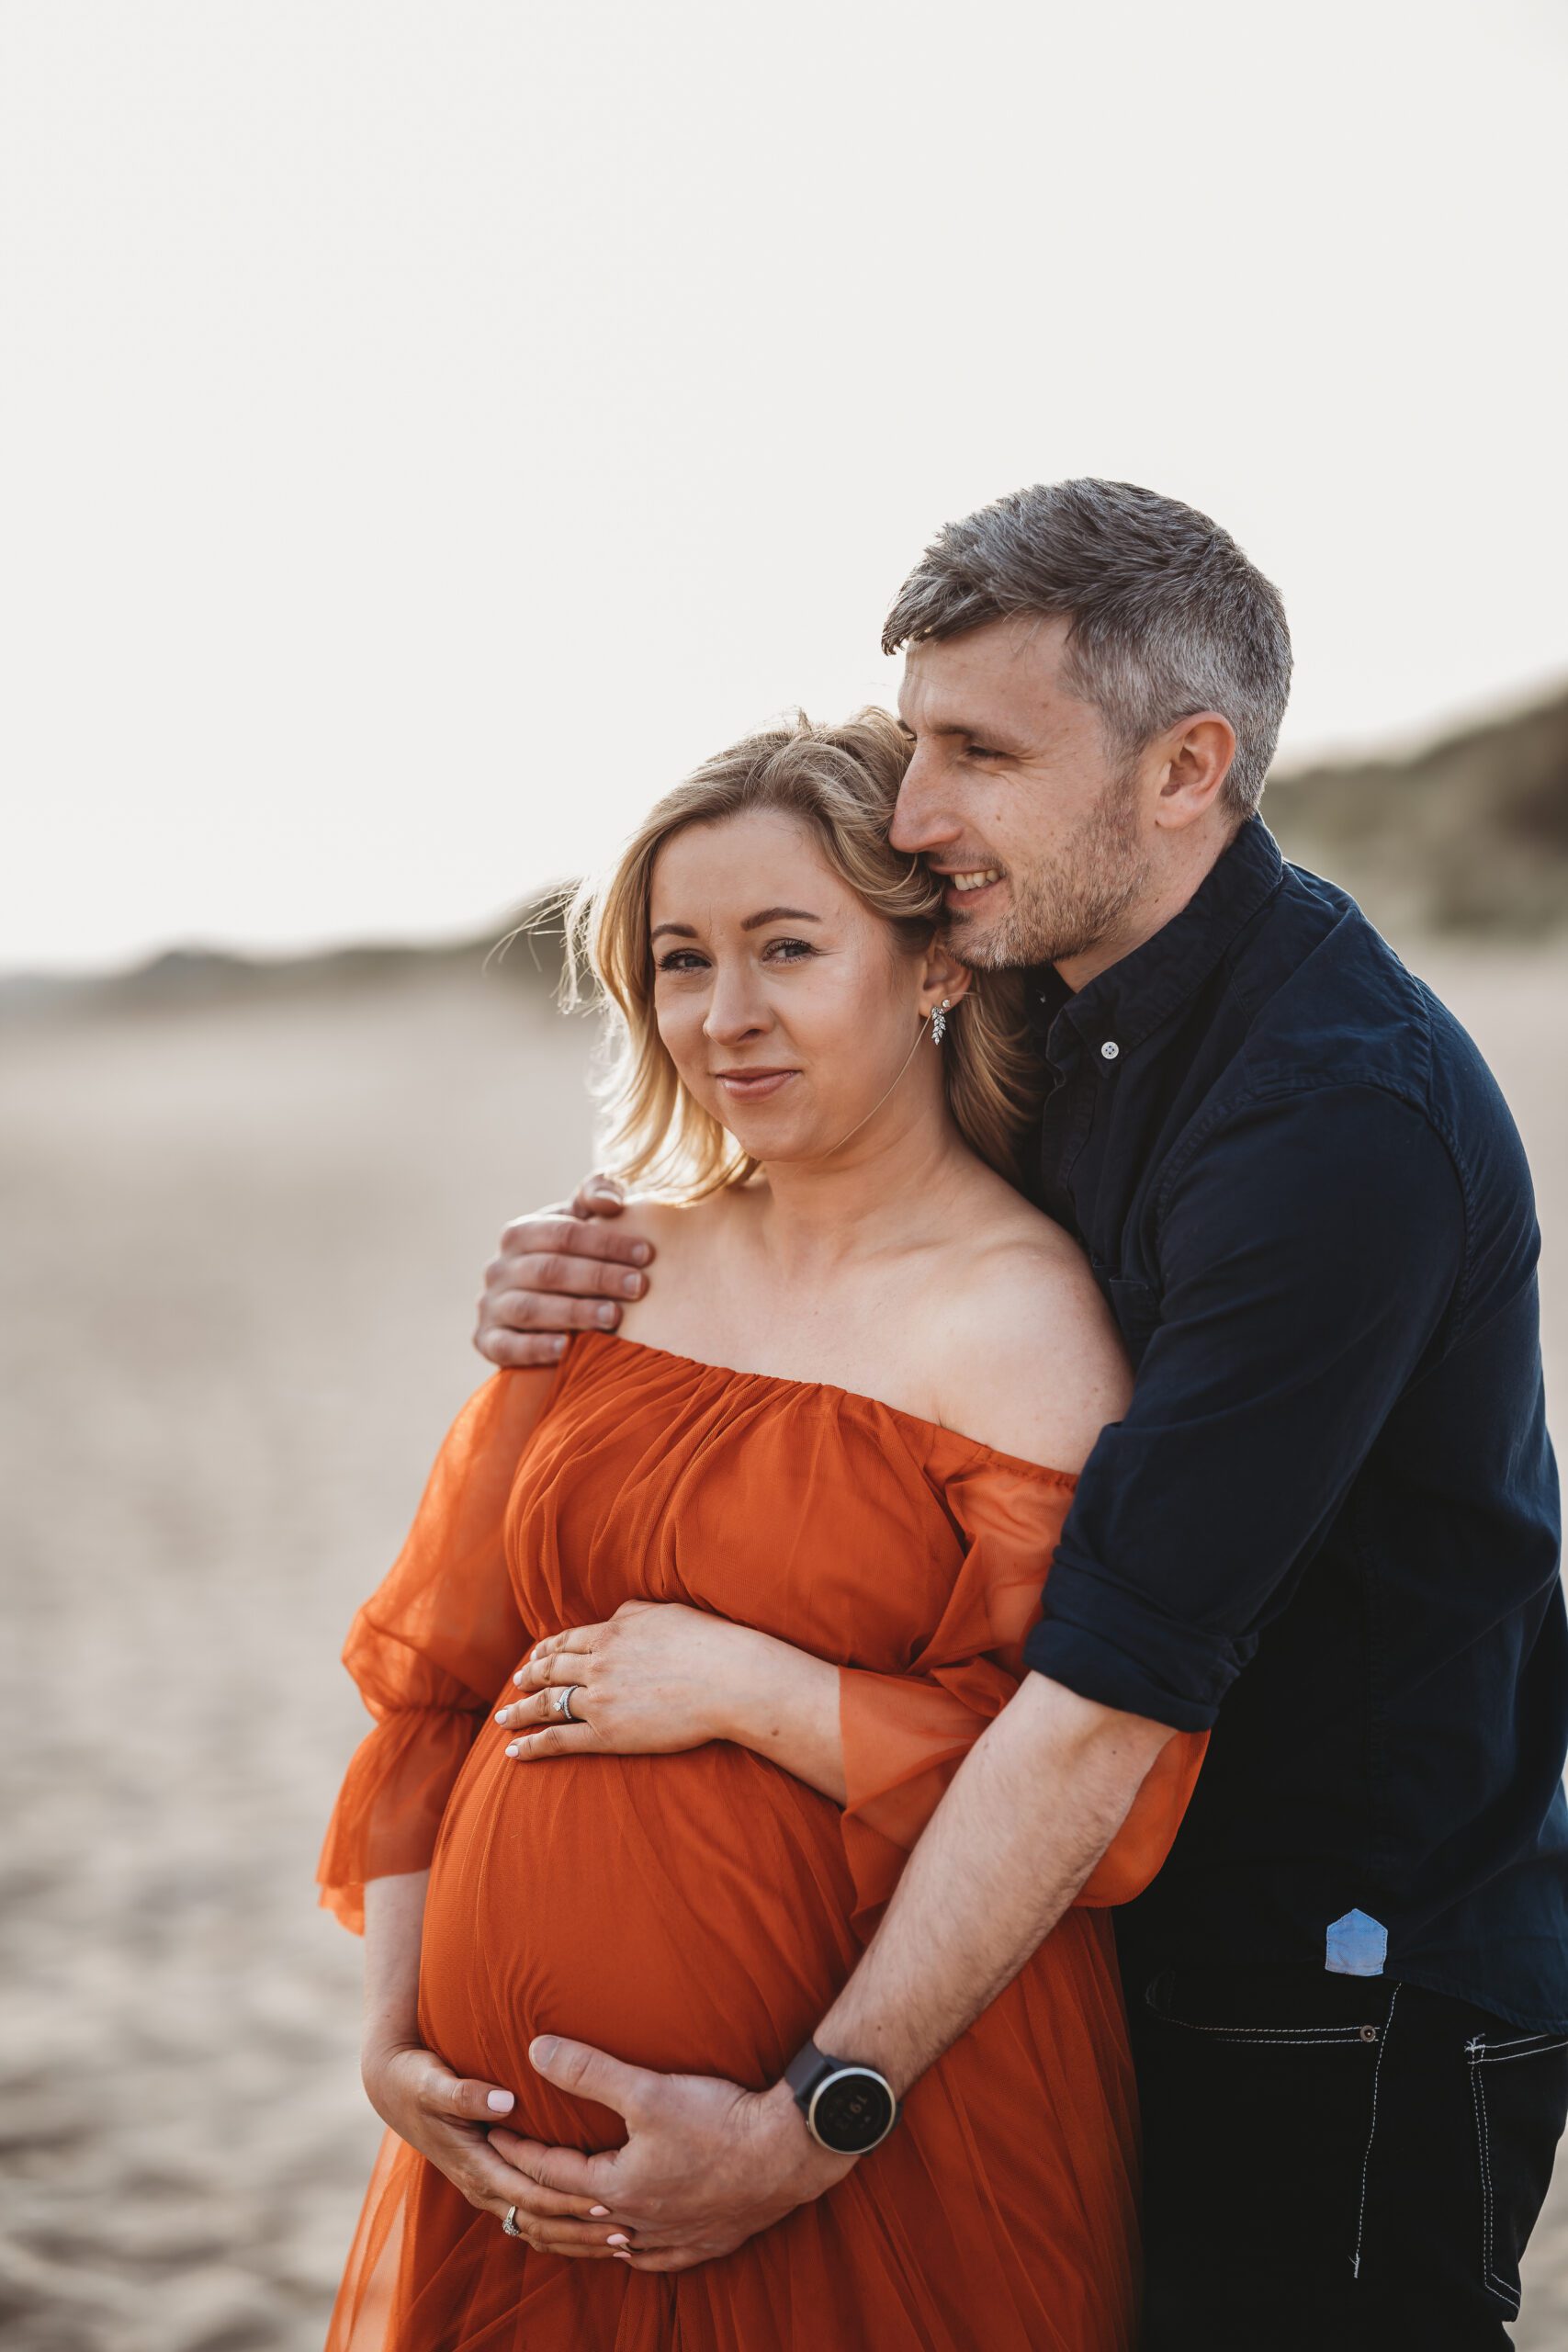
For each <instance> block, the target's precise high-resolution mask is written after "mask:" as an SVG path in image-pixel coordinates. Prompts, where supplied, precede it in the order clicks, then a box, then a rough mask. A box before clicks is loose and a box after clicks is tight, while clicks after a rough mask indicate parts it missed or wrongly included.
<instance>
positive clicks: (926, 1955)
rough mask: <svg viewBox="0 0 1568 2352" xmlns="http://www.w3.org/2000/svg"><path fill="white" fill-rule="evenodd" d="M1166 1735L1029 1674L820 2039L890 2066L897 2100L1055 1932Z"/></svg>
mask: <svg viewBox="0 0 1568 2352" xmlns="http://www.w3.org/2000/svg"><path fill="white" fill-rule="evenodd" d="M1171 1736H1172V1735H1171V1733H1170V1732H1169V1731H1168V1729H1167V1728H1166V1726H1165V1725H1164V1724H1155V1723H1149V1722H1147V1721H1145V1718H1143V1717H1142V1716H1139V1715H1126V1714H1121V1713H1116V1712H1115V1711H1113V1710H1112V1709H1111V1708H1107V1707H1100V1706H1096V1705H1095V1704H1094V1703H1093V1702H1091V1701H1089V1700H1087V1699H1080V1698H1079V1697H1078V1696H1077V1693H1076V1692H1074V1691H1067V1690H1065V1689H1064V1688H1063V1687H1062V1686H1061V1685H1060V1684H1059V1683H1055V1682H1051V1681H1048V1680H1047V1679H1045V1677H1044V1676H1043V1675H1038V1674H1031V1675H1029V1676H1028V1677H1026V1679H1025V1680H1024V1682H1023V1684H1022V1685H1021V1689H1020V1691H1019V1692H1018V1695H1017V1697H1016V1698H1015V1699H1012V1700H1010V1702H1009V1703H1008V1705H1007V1706H1006V1707H1005V1708H1004V1709H1003V1710H1002V1713H1000V1714H999V1715H998V1718H997V1720H996V1722H995V1723H994V1724H991V1725H990V1726H989V1728H988V1729H987V1731H986V1732H985V1734H984V1735H983V1736H982V1737H981V1738H980V1739H978V1740H977V1741H976V1744H975V1746H974V1747H973V1748H972V1749H971V1750H970V1752H969V1754H968V1756H967V1757H965V1758H964V1763H963V1766H962V1768H961V1769H960V1770H959V1771H958V1772H957V1773H956V1775H955V1776H954V1778H953V1783H952V1786H951V1787H950V1788H949V1789H948V1791H947V1792H946V1794H945V1795H944V1797H943V1798H942V1803H941V1804H940V1805H939V1806H938V1807H937V1810H936V1812H935V1813H934V1814H933V1815H932V1816H931V1821H930V1822H929V1823H928V1825H927V1826H926V1828H925V1831H924V1833H923V1834H922V1836H921V1838H920V1840H919V1844H918V1845H917V1846H916V1848H915V1850H914V1852H913V1854H912V1855H911V1856H910V1858H909V1860H908V1864H907V1865H906V1867H905V1871H904V1874H903V1877H902V1878H901V1879H900V1881H899V1883H898V1886H897V1891H896V1893H895V1894H894V1897H893V1900H892V1902H891V1903H890V1904H889V1905H888V1908H887V1913H886V1917H885V1918H884V1919H883V1922H882V1924H881V1926H880V1927H879V1928H878V1929H877V1931H876V1934H875V1936H874V1938H873V1939H872V1942H871V1944H870V1946H869V1947H868V1949H867V1951H866V1953H865V1956H864V1958H863V1960H862V1962H861V1963H860V1966H859V1967H858V1968H857V1969H856V1970H855V1973H854V1974H853V1975H852V1977H851V1979H850V1981H849V1983H848V1984H847V1985H845V1987H844V1990H843V1992H842V1993H841V1994H840V1996H839V1998H838V2000H837V2001H835V2002H834V2004H833V2007H831V2009H830V2010H829V2012H828V2015H827V2016H826V2017H825V2018H823V2020H822V2022H821V2024H820V2026H819V2027H818V2031H817V2036H816V2039H817V2041H818V2047H819V2048H821V2049H823V2050H826V2051H829V2052H832V2053H833V2054H834V2055H835V2056H837V2057H845V2058H855V2059H859V2060H862V2061H863V2062H864V2063H866V2064H870V2065H874V2066H877V2067H880V2068H881V2070H882V2072H883V2073H884V2074H885V2075H886V2076H887V2078H888V2080H889V2081H890V2082H891V2083H892V2084H893V2086H894V2088H895V2090H896V2091H897V2093H898V2095H899V2096H900V2097H902V2096H903V2095H904V2093H905V2092H906V2091H907V2090H908V2087H909V2086H910V2084H911V2083H913V2082H915V2081H916V2080H917V2079H918V2078H919V2075H922V2074H924V2072H925V2070H926V2068H927V2067H928V2066H929V2065H931V2064H932V2062H933V2061H934V2060H935V2059H937V2058H939V2057H940V2056H941V2055H942V2052H943V2051H944V2050H945V2049H947V2048H948V2046H949V2044H950V2043H952V2042H953V2041H957V2039H958V2037H959V2035H960V2034H961V2033H963V2032H964V2030H966V2029H967V2028H968V2027H969V2026H970V2025H972V2024H973V2023H974V2020H975V2019H976V2018H977V2017H978V2016H979V2014H980V2012H981V2010H982V2009H984V2008H986V2007H988V2006H989V2004H990V2003H991V2002H992V2001H994V2000H995V1998H996V1996H997V1995H998V1993H999V1992H1000V1991H1001V1990H1002V1988H1003V1986H1004V1985H1009V1984H1010V1983H1011V1982H1012V1979H1013V1978H1014V1977H1015V1976H1016V1975H1017V1974H1018V1972H1019V1970H1020V1969H1021V1967H1022V1966H1023V1964H1024V1962H1025V1961H1027V1960H1028V1959H1029V1958H1030V1956H1031V1954H1032V1952H1033V1951H1035V1950H1036V1948H1037V1947H1038V1946H1039V1945H1040V1943H1041V1942H1042V1941H1043V1939H1044V1938H1045V1937H1046V1936H1047V1935H1048V1934H1049V1933H1050V1931H1051V1929H1052V1928H1054V1927H1055V1924H1056V1922H1057V1920H1058V1919H1059V1918H1060V1917H1061V1916H1062V1914H1063V1912H1064V1911H1065V1910H1066V1908H1067V1906H1068V1905H1069V1904H1070V1903H1071V1902H1072V1900H1073V1897H1074V1896H1075V1895H1076V1894H1077V1891H1078V1889H1079V1888H1080V1887H1081V1886H1082V1885H1083V1883H1084V1881H1085V1880H1086V1879H1087V1878H1088V1876H1089V1872H1090V1871H1092V1870H1093V1868H1094V1866H1095V1864H1096V1863H1097V1862H1098V1861H1099V1860H1100V1856H1101V1855H1102V1854H1103V1853H1104V1851H1105V1849H1106V1848H1107V1847H1108V1846H1109V1845H1110V1843H1111V1839H1112V1838H1114V1837H1115V1835H1116V1832H1117V1830H1118V1829H1119V1828H1120V1827H1121V1826H1122V1822H1123V1821H1124V1820H1125V1818H1126V1815H1127V1812H1128V1809H1129V1807H1130V1806H1131V1804H1132V1803H1133V1799H1134V1797H1135V1796H1136V1794H1137V1792H1138V1790H1139V1789H1140V1788H1141V1787H1142V1785H1143V1782H1144V1780H1145V1776H1146V1774H1147V1772H1148V1770H1149V1767H1150V1766H1151V1765H1152V1764H1153V1762H1154V1760H1155V1758H1156V1756H1157V1755H1158V1754H1159V1752H1160V1749H1161V1748H1162V1747H1164V1746H1165V1744H1166V1742H1167V1740H1168V1739H1169V1738H1170V1737H1171Z"/></svg>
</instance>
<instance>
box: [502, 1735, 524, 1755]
mask: <svg viewBox="0 0 1568 2352" xmlns="http://www.w3.org/2000/svg"><path fill="white" fill-rule="evenodd" d="M506 1752H507V1754H508V1756H520V1755H521V1754H522V1752H523V1743H522V1741H521V1740H520V1739H514V1740H513V1743H512V1745H511V1747H509V1748H508V1749H507V1751H506Z"/></svg>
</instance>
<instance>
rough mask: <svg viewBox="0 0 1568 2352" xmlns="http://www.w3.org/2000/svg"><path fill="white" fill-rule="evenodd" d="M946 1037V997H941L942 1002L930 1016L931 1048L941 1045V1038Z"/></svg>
mask: <svg viewBox="0 0 1568 2352" xmlns="http://www.w3.org/2000/svg"><path fill="white" fill-rule="evenodd" d="M945 1035H947V999H946V997H943V998H942V1002H941V1003H940V1004H939V1005H938V1006H937V1008H936V1010H935V1012H933V1013H932V1014H931V1044H932V1045H933V1046H940V1045H941V1043H942V1039H943V1037H944V1036H945Z"/></svg>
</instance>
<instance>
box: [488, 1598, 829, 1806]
mask: <svg viewBox="0 0 1568 2352" xmlns="http://www.w3.org/2000/svg"><path fill="white" fill-rule="evenodd" d="M513 1679H514V1680H515V1681H516V1682H517V1684H518V1686H519V1689H520V1690H521V1691H523V1692H524V1693H525V1695H524V1696H523V1697H521V1698H518V1699H515V1700H513V1702H511V1703H510V1704H509V1705H507V1706H505V1707H503V1708H502V1710H501V1712H500V1713H499V1714H498V1715H497V1717H496V1721H497V1723H498V1724H501V1725H502V1728H503V1730H505V1731H507V1732H509V1733H510V1734H511V1735H512V1739H511V1744H510V1745H509V1747H508V1748H507V1751H506V1752H507V1754H508V1755H509V1756H512V1757H514V1758H516V1759H517V1760H518V1761H519V1762H524V1761H527V1760H531V1759H533V1758H539V1757H548V1756H592V1755H601V1756H602V1755H620V1756H658V1755H670V1754H672V1753H674V1752H675V1751H676V1750H678V1749H681V1748H686V1747H703V1746H705V1744H706V1742H707V1741H709V1740H710V1739H728V1740H733V1741H734V1742H735V1744H736V1746H737V1747H749V1748H750V1749H751V1750H752V1751H753V1753H754V1754H756V1755H758V1756H765V1757H766V1758H768V1760H769V1761H770V1762H771V1763H773V1764H777V1765H779V1766H780V1767H781V1768H782V1769H783V1770H784V1771H786V1772H790V1773H793V1774H794V1776H795V1779H796V1780H797V1781H805V1782H806V1783H807V1786H808V1787H809V1788H813V1789H818V1790H819V1791H820V1792H821V1793H822V1794H823V1795H824V1796H826V1797H831V1798H832V1800H833V1802H834V1804H843V1802H844V1787H845V1783H844V1743H843V1736H842V1734H841V1733H840V1728H839V1669H838V1668H837V1667H836V1666H829V1664H828V1663H827V1662H826V1660H824V1659H822V1658H819V1657H812V1655H811V1653H810V1652H809V1651H808V1650H798V1649H795V1647H794V1646H793V1645H791V1644H790V1643H788V1642H781V1641H777V1640H775V1639H774V1637H773V1635H772V1634H761V1633H757V1632H755V1631H753V1629H752V1628H751V1627H750V1626H749V1625H736V1624H732V1623H730V1622H729V1620H728V1618H724V1617H714V1616H710V1615H709V1614H708V1612H707V1611H705V1610H702V1609H688V1608H687V1607H686V1606H685V1605H684V1603H683V1602H681V1601H650V1600H628V1601H625V1602H623V1603H622V1605H621V1607H620V1608H619V1609H618V1610H617V1611H615V1615H614V1617H612V1618H610V1619H609V1620H608V1621H607V1622H606V1623H604V1624H602V1625H576V1626H573V1627H572V1628H571V1630H570V1632H568V1633H565V1634H554V1635H553V1636H552V1637H551V1638H550V1639H549V1640H548V1641H545V1642H540V1643H538V1644H537V1645H536V1647H535V1648H534V1650H533V1652H532V1653H531V1655H530V1657H528V1660H527V1662H526V1663H525V1666H524V1667H523V1668H521V1670H520V1671H519V1672H518V1674H517V1675H516V1676H515V1677H514V1678H513ZM569 1687H570V1688H571V1689H572V1693H573V1695H572V1700H571V1711H572V1716H573V1718H575V1720H572V1721H568V1720H566V1719H565V1718H563V1717H560V1716H558V1714H557V1713H556V1707H557V1704H558V1701H559V1698H560V1695H561V1693H562V1691H565V1690H566V1689H568V1688H569Z"/></svg>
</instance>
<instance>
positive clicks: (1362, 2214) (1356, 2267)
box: [1350, 1985, 1399, 2278]
mask: <svg viewBox="0 0 1568 2352" xmlns="http://www.w3.org/2000/svg"><path fill="white" fill-rule="evenodd" d="M1398 1999H1399V1986H1398V1985H1395V1986H1394V1988H1393V1992H1392V1993H1391V1994H1390V1995H1389V2001H1388V2014H1387V2016H1386V2017H1385V2018H1383V2021H1382V2039H1381V2040H1380V2041H1379V2043H1378V2063H1377V2064H1376V2065H1375V2066H1374V2067H1373V2068H1372V2112H1371V2120H1370V2121H1369V2123H1368V2125H1367V2144H1366V2147H1365V2148H1364V2149H1363V2151H1362V2154H1361V2201H1360V2204H1359V2206H1358V2207H1357V2209H1356V2251H1355V2252H1354V2254H1352V2256H1350V2276H1351V2278H1359V2277H1360V2275H1361V2237H1362V2233H1363V2232H1364V2231H1365V2229H1366V2226H1367V2174H1368V2171H1369V2169H1370V2167H1371V2161H1372V2139H1373V2135H1374V2134H1375V2132H1376V2131H1377V2128H1378V2076H1379V2075H1381V2074H1382V2061H1383V2052H1384V2051H1385V2050H1386V2049H1387V2048H1388V2037H1389V2034H1390V2033H1391V2031H1392V2030H1393V2010H1394V2004H1395V2002H1396V2001H1397V2000H1398Z"/></svg>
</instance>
